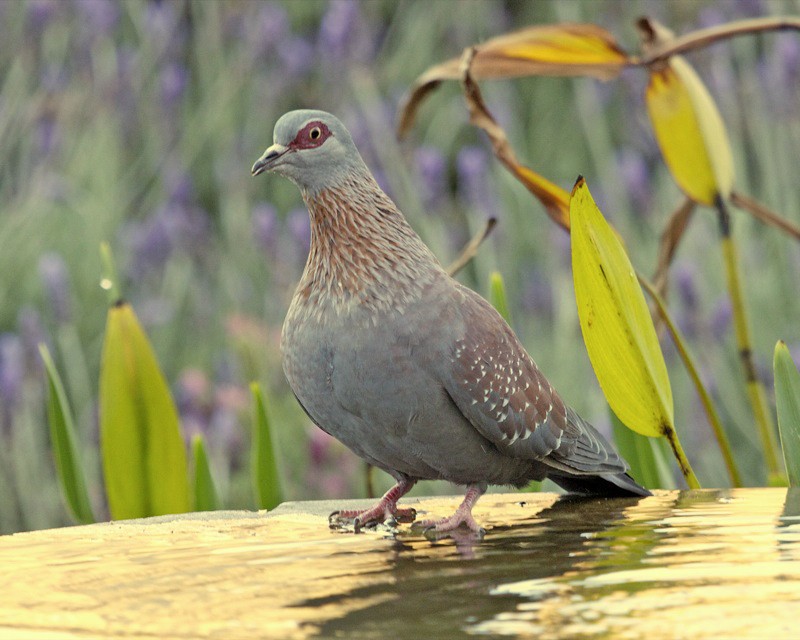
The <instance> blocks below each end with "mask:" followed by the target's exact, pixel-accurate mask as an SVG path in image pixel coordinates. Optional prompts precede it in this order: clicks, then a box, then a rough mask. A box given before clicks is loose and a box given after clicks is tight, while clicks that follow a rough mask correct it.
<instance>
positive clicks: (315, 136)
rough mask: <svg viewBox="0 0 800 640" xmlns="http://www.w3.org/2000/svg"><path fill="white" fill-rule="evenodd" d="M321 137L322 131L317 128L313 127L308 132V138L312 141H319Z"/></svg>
mask: <svg viewBox="0 0 800 640" xmlns="http://www.w3.org/2000/svg"><path fill="white" fill-rule="evenodd" d="M321 135H322V130H321V129H320V128H319V127H314V128H313V129H312V130H311V131H309V132H308V137H309V138H311V139H312V140H319V137H320V136H321Z"/></svg>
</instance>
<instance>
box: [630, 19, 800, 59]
mask: <svg viewBox="0 0 800 640" xmlns="http://www.w3.org/2000/svg"><path fill="white" fill-rule="evenodd" d="M636 27H637V29H638V30H639V35H640V37H641V40H642V51H643V53H644V54H645V55H644V57H643V58H642V60H641V61H640V62H641V64H644V65H648V66H650V65H653V64H657V63H660V62H663V61H664V60H666V59H667V58H669V57H670V56H674V55H677V54H681V53H686V52H687V51H693V50H694V49H701V48H703V47H707V46H708V45H710V44H714V43H715V42H719V41H720V40H725V39H727V38H733V37H735V36H741V35H749V34H753V33H762V32H765V31H786V30H796V31H797V30H800V17H797V16H782V17H781V16H773V17H768V18H751V19H749V20H737V21H736V22H728V23H725V24H720V25H716V26H713V27H709V28H707V29H698V30H697V31H692V32H690V33H687V34H685V35H682V36H679V37H675V36H674V34H672V32H671V31H669V30H668V29H666V28H665V27H663V25H660V24H659V23H658V22H656V21H655V20H651V19H650V18H648V17H646V16H645V17H642V18H639V19H638V20H637V21H636Z"/></svg>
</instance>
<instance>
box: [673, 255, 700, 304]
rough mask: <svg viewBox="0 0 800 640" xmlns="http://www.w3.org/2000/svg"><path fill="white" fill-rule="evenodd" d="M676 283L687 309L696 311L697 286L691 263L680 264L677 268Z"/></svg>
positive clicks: (675, 271)
mask: <svg viewBox="0 0 800 640" xmlns="http://www.w3.org/2000/svg"><path fill="white" fill-rule="evenodd" d="M674 273H675V284H676V285H677V288H678V294H679V295H680V298H681V302H683V304H684V306H685V307H686V309H688V310H689V311H695V310H696V309H697V299H698V295H697V286H696V285H695V282H694V269H693V268H692V267H691V266H689V265H684V264H680V265H678V266H677V267H676V268H675V270H674Z"/></svg>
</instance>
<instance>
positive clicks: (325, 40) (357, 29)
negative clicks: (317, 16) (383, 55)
mask: <svg viewBox="0 0 800 640" xmlns="http://www.w3.org/2000/svg"><path fill="white" fill-rule="evenodd" d="M370 31H371V28H370V25H369V24H367V23H366V22H365V20H364V19H363V17H362V16H361V3H360V2H355V1H354V0H330V2H329V3H328V10H327V11H326V12H325V15H324V16H323V17H322V21H321V23H320V28H319V37H318V40H317V42H318V46H319V49H320V54H321V57H322V60H323V62H332V63H334V64H338V63H340V62H341V61H342V60H345V59H351V60H358V61H367V60H369V59H370V58H371V57H372V52H373V45H372V42H371V33H370Z"/></svg>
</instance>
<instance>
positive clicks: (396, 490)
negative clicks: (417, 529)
mask: <svg viewBox="0 0 800 640" xmlns="http://www.w3.org/2000/svg"><path fill="white" fill-rule="evenodd" d="M416 482H417V481H416V480H412V479H411V478H406V477H402V478H401V479H400V480H398V481H397V484H396V485H394V486H393V487H392V488H391V489H389V490H388V491H387V492H386V493H384V494H383V497H382V498H381V499H380V500H379V501H378V503H377V504H376V505H375V506H374V507H371V508H369V509H366V510H364V511H357V510H355V509H349V510H345V511H334V512H333V513H332V514H331V515H330V516H328V522H330V523H331V524H335V523H336V521H341V520H352V521H353V526H354V527H355V530H356V533H358V531H359V530H360V529H361V527H363V526H365V525H368V524H375V523H378V522H384V521H395V522H413V521H414V518H415V517H416V515H417V512H416V510H414V509H398V508H397V501H398V500H399V499H400V498H402V497H403V496H404V495H405V494H407V493H408V492H409V491H410V490H411V487H413V486H414V485H415V484H416Z"/></svg>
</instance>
